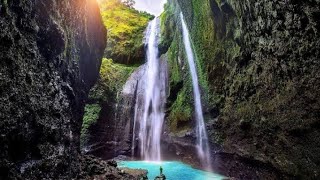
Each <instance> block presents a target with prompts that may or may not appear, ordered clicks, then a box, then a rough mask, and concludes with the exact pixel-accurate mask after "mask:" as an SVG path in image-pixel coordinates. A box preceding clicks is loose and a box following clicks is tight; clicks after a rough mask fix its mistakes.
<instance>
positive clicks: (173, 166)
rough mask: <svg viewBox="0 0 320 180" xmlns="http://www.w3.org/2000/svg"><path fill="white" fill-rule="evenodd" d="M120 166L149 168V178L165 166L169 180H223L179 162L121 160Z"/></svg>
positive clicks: (220, 176) (164, 171) (215, 175)
mask: <svg viewBox="0 0 320 180" xmlns="http://www.w3.org/2000/svg"><path fill="white" fill-rule="evenodd" d="M118 165H119V167H128V168H134V169H146V170H148V178H149V179H151V180H153V179H154V178H155V177H156V176H158V175H159V174H160V170H159V169H160V166H162V168H163V174H165V175H166V177H167V180H221V179H224V177H223V176H222V175H219V174H214V173H210V172H206V171H202V170H199V169H194V168H192V167H191V166H190V165H187V164H184V163H181V162H177V161H165V162H148V161H121V162H119V163H118Z"/></svg>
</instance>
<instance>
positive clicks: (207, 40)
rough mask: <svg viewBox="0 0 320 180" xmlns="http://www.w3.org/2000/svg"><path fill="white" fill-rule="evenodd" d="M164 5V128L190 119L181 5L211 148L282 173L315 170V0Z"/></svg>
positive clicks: (313, 173)
mask: <svg viewBox="0 0 320 180" xmlns="http://www.w3.org/2000/svg"><path fill="white" fill-rule="evenodd" d="M165 9H166V11H165V13H164V14H163V15H162V17H163V20H164V22H162V24H163V25H164V26H163V27H162V34H163V35H164V37H165V38H166V40H165V41H162V42H163V46H164V47H166V48H163V49H168V52H167V53H168V57H169V65H170V67H169V69H170V75H171V78H170V98H169V102H170V103H169V104H168V107H169V122H170V123H171V126H170V128H171V130H172V131H173V132H176V133H178V132H179V131H181V130H184V129H186V128H192V124H193V123H192V122H193V121H192V119H193V118H192V112H193V99H192V93H191V92H192V87H191V79H190V76H189V74H188V66H187V64H186V62H187V61H185V57H184V56H185V55H184V48H183V45H182V39H181V34H182V32H181V22H180V16H179V13H180V12H181V11H182V13H183V15H184V18H185V19H186V22H187V25H188V28H189V31H190V35H191V40H192V42H193V49H194V52H195V55H196V61H197V62H196V63H197V67H198V76H199V80H200V87H201V94H202V102H203V106H204V114H205V119H206V122H207V125H208V133H209V136H210V137H211V144H212V145H213V144H215V145H213V146H212V147H213V149H217V147H221V150H220V151H219V153H220V154H222V153H226V154H235V155H237V156H239V157H241V158H244V159H247V160H248V161H254V162H261V163H262V164H264V165H265V166H266V167H270V168H273V170H272V171H273V172H276V173H280V174H282V175H283V174H284V176H294V177H300V178H316V177H319V175H320V172H319V169H320V167H319V160H320V154H319V153H318V151H319V149H320V145H319V144H320V142H319V141H320V139H319V138H317V137H319V135H320V134H319V128H320V126H319V124H320V123H319V122H320V119H319V117H320V116H319V113H320V109H319V104H320V103H319V96H320V91H319V86H320V83H319V82H320V80H319V70H320V63H319V57H320V56H319V51H320V50H319V49H320V41H319V30H318V29H319V26H320V25H319V24H320V22H319V20H318V18H317V16H318V15H319V13H320V11H319V1H312V0H308V1H287V0H283V1H282V0H280V1H276V0H272V1H255V0H250V1H245V2H240V1H233V0H226V1H216V0H169V1H168V4H167V5H166V8H165ZM172 24H173V25H172ZM169 34H172V35H173V36H169ZM179 113H180V114H179ZM216 156H219V155H218V154H216ZM230 167H231V168H237V167H232V166H230ZM251 173H253V174H254V172H251ZM235 176H238V175H237V174H235ZM259 176H260V177H261V176H263V174H260V175H259V174H256V175H255V177H259ZM279 176H280V175H279ZM251 177H252V176H251ZM275 177H277V176H275Z"/></svg>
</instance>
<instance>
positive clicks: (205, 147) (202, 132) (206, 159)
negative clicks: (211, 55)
mask: <svg viewBox="0 0 320 180" xmlns="http://www.w3.org/2000/svg"><path fill="white" fill-rule="evenodd" d="M180 18H181V22H182V30H183V42H184V46H185V51H186V54H187V59H188V64H189V69H190V73H191V77H192V86H193V95H194V107H195V118H196V122H197V127H196V133H197V151H198V155H199V157H200V160H201V162H202V164H203V166H205V168H207V169H208V170H211V165H210V161H211V156H210V149H209V143H208V135H207V131H206V127H205V124H204V119H203V111H202V104H201V95H200V89H199V80H198V75H197V70H196V65H195V60H194V54H193V50H192V46H191V42H190V36H189V31H188V28H187V25H186V23H185V21H184V18H183V14H182V13H181V14H180Z"/></svg>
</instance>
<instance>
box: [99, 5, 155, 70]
mask: <svg viewBox="0 0 320 180" xmlns="http://www.w3.org/2000/svg"><path fill="white" fill-rule="evenodd" d="M100 7H101V16H102V19H103V22H104V25H105V26H106V28H107V30H108V33H107V49H106V56H107V57H108V58H112V59H114V60H115V61H116V62H121V63H125V64H132V63H137V61H141V60H143V59H142V58H141V57H143V56H144V52H143V37H144V33H143V32H144V31H145V29H146V27H147V25H148V22H149V21H150V20H151V19H152V18H153V16H151V15H150V14H148V13H145V12H139V11H137V10H135V9H133V8H130V7H128V6H126V5H125V4H123V3H122V2H121V1H120V0H108V1H104V2H102V3H101V4H100Z"/></svg>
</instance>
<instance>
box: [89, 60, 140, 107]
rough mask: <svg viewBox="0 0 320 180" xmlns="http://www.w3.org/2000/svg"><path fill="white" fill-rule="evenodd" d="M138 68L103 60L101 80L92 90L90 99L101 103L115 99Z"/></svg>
mask: <svg viewBox="0 0 320 180" xmlns="http://www.w3.org/2000/svg"><path fill="white" fill-rule="evenodd" d="M136 68H137V66H127V65H123V64H118V63H114V62H113V60H111V59H106V58H104V59H102V64H101V69H100V79H99V80H98V83H97V84H96V85H95V86H94V88H93V89H92V90H91V92H90V95H89V97H90V98H91V99H95V100H97V101H99V102H102V101H106V100H107V98H110V97H115V96H116V94H117V92H118V91H120V90H121V89H122V86H123V85H124V84H125V82H126V80H127V79H128V78H129V76H130V75H131V73H133V71H134V70H135V69H136Z"/></svg>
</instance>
